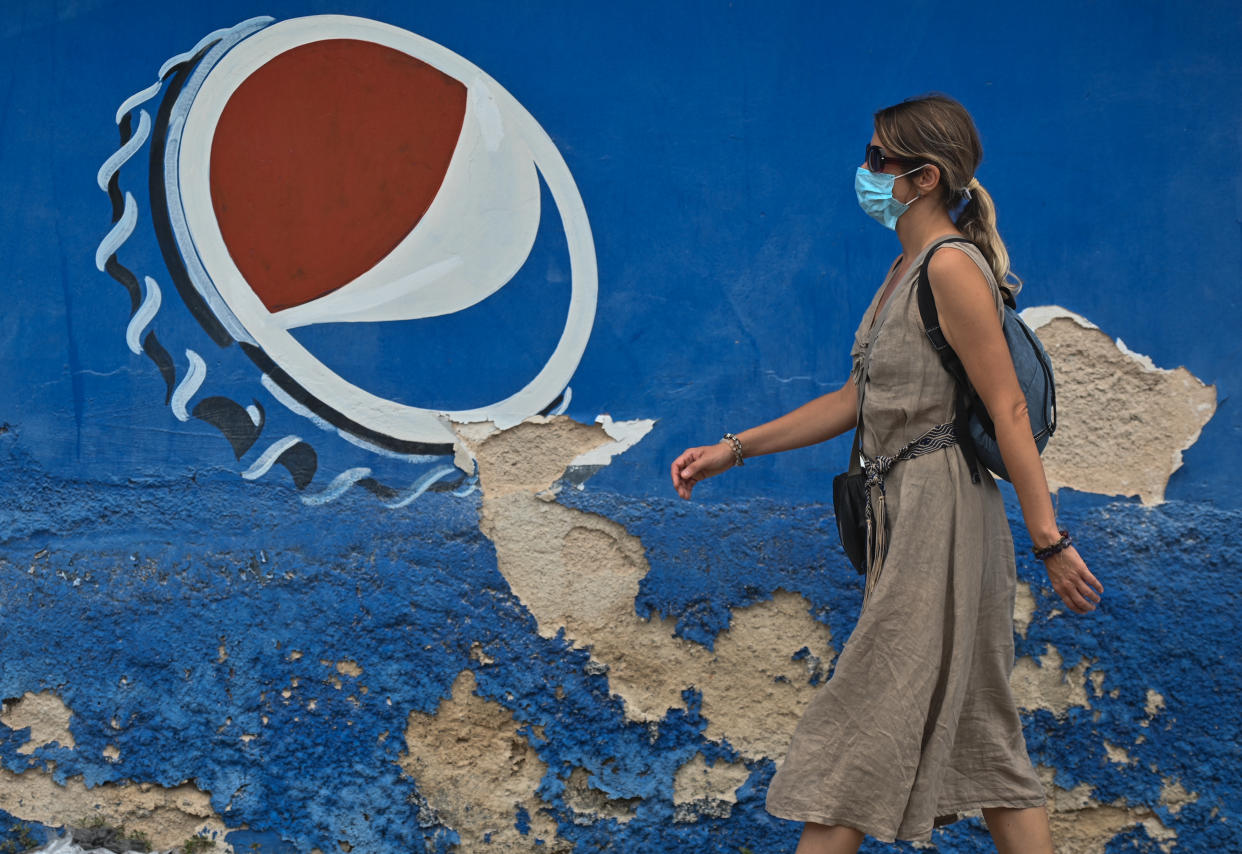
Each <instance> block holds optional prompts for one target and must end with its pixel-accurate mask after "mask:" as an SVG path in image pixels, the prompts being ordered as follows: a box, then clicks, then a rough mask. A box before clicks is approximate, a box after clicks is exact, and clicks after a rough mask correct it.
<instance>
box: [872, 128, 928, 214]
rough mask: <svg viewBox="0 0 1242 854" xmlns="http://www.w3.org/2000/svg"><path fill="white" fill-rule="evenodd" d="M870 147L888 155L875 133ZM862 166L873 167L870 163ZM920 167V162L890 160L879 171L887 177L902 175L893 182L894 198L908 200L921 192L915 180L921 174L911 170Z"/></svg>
mask: <svg viewBox="0 0 1242 854" xmlns="http://www.w3.org/2000/svg"><path fill="white" fill-rule="evenodd" d="M869 145H870V146H873V147H876V148H879V149H880V152H881V153H882V154H887V152H886V151H885V150H884V145H883V144H882V143H881V142H880V137H879V135H878V134H876V133H874V132H873V133H872V134H871V142H870V143H869ZM862 165H863V166H864V167H866V168H867V169H871V166H870V164H868V163H863V164H862ZM918 165H919V163H918V161H911V160H901V159H896V160H891V159H890V160H886V161H885V162H884V168H882V169H880V170H879V171H880V172H882V173H884V174H886V175H900V176H901V177H899V178H897V179H896V180H895V181H894V182H893V197H894V198H897V199H906V198H909V197H911V196H917V195H918V194H919V190H918V188H917V187H915V185H914V181H913V179H914V178H917V177H918V176H919V174H920V173H919V172H910V170H912V169H915V168H916V167H917V166H918ZM871 171H873V172H874V171H875V170H871ZM907 172H910V174H908V175H907V174H905V173H907Z"/></svg>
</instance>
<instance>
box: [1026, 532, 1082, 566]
mask: <svg viewBox="0 0 1242 854" xmlns="http://www.w3.org/2000/svg"><path fill="white" fill-rule="evenodd" d="M1060 534H1061V539H1059V540H1057V541H1056V542H1055V543H1053V544H1052V545H1050V546H1044V547H1043V548H1042V549H1037V548H1032V549H1031V551H1032V552H1033V553H1034V554H1035V557H1036V558H1038V559H1039V560H1047V559H1048V558H1050V557H1052V556H1053V555H1054V554H1056V553H1058V552H1063V551H1065V550H1066V549H1068V548H1069V547H1070V544H1071V543H1073V542H1074V540H1073V538H1072V537H1070V535H1069V531H1066V530H1065V529H1062V530H1061V531H1060Z"/></svg>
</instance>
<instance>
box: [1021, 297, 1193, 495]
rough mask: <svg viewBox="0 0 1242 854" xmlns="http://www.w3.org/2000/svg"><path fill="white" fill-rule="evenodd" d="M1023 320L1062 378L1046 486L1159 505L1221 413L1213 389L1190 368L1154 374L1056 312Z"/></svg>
mask: <svg viewBox="0 0 1242 854" xmlns="http://www.w3.org/2000/svg"><path fill="white" fill-rule="evenodd" d="M1022 316H1023V318H1025V319H1026V320H1027V322H1028V323H1029V324H1030V325H1031V326H1032V327H1033V328H1036V329H1037V330H1038V333H1039V338H1040V340H1041V341H1043V343H1044V346H1045V347H1046V348H1047V349H1048V355H1049V356H1050V357H1051V358H1052V363H1053V368H1054V369H1055V370H1056V374H1057V432H1056V435H1055V436H1053V438H1052V440H1051V441H1050V442H1049V443H1048V447H1047V448H1046V449H1045V451H1044V455H1043V459H1044V470H1045V471H1046V472H1047V475H1048V485H1049V487H1051V488H1052V489H1053V490H1054V491H1055V490H1057V489H1059V488H1061V487H1063V486H1068V487H1071V488H1073V489H1077V490H1081V491H1085V492H1098V493H1103V494H1105V495H1136V496H1138V497H1139V498H1141V499H1142V501H1143V503H1144V504H1146V505H1153V504H1159V503H1160V502H1162V501H1163V500H1164V490H1165V487H1166V486H1167V484H1168V481H1169V476H1170V475H1171V474H1173V472H1174V471H1176V470H1177V469H1178V468H1180V467H1181V464H1182V451H1184V450H1186V449H1187V448H1189V447H1190V446H1191V445H1193V444H1194V443H1195V442H1196V441H1197V440H1198V438H1199V433H1200V431H1201V430H1202V429H1203V426H1204V425H1205V424H1207V422H1208V420H1209V419H1211V417H1212V415H1213V414H1214V413H1215V412H1216V388H1215V386H1207V385H1204V384H1203V383H1202V382H1201V381H1200V380H1199V379H1197V378H1196V377H1195V376H1193V375H1192V374H1191V373H1190V372H1189V371H1187V370H1186V369H1185V368H1177V369H1175V370H1165V369H1163V368H1157V367H1156V366H1155V365H1154V364H1153V363H1152V361H1151V359H1149V358H1148V357H1146V356H1142V355H1140V354H1137V353H1134V352H1133V351H1131V350H1129V349H1128V348H1127V347H1126V346H1125V344H1124V343H1123V342H1122V341H1121V340H1120V339H1118V340H1117V341H1116V342H1114V341H1113V340H1112V339H1110V338H1109V337H1108V336H1107V335H1105V334H1104V333H1103V332H1102V331H1101V330H1100V329H1099V327H1097V326H1096V325H1095V324H1093V323H1091V322H1090V321H1088V320H1087V319H1086V318H1084V317H1081V316H1080V315H1077V314H1074V313H1073V312H1070V311H1066V310H1065V309H1062V308H1059V307H1058V306H1037V307H1033V308H1029V309H1027V310H1026V311H1024V312H1022Z"/></svg>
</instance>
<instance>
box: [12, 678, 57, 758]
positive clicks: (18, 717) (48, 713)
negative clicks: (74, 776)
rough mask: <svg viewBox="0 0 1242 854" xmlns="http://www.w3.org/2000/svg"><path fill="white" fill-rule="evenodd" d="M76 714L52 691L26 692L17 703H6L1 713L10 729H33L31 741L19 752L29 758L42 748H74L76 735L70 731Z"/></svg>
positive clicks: (15, 701) (18, 749) (14, 701)
mask: <svg viewBox="0 0 1242 854" xmlns="http://www.w3.org/2000/svg"><path fill="white" fill-rule="evenodd" d="M72 717H73V713H72V712H70V711H69V708H68V707H67V706H65V704H64V703H63V702H61V699H60V697H57V696H56V695H55V694H53V693H51V692H50V691H44V692H43V693H40V694H32V693H30V692H26V693H25V694H23V695H22V696H21V697H20V698H18V699H16V700H8V701H5V703H4V705H3V711H2V712H0V723H3V724H4V725H5V726H7V727H8V728H9V729H14V730H18V729H25V728H27V727H29V728H30V738H29V740H28V741H27V742H26V743H25V744H23V745H22V746H21V747H19V748H17V752H18V753H21V754H26V755H29V754H31V753H34V752H35V750H37V749H38V748H40V747H45V746H47V745H50V744H59V745H60V746H61V747H68V748H71V749H72V748H73V747H75V746H76V745H75V743H74V741H73V734H72V733H71V732H70V731H69V721H70V719H71V718H72Z"/></svg>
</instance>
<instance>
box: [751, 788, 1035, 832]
mask: <svg viewBox="0 0 1242 854" xmlns="http://www.w3.org/2000/svg"><path fill="white" fill-rule="evenodd" d="M1047 802H1048V799H1047V798H1046V797H1040V798H1032V799H1027V800H1024V801H972V802H968V803H965V804H962V805H959V806H952V807H942V808H937V810H936V812H937V813H939V815H938V816H937V817H936V819H934V820H933V823H932V825H931V826H930V827H928V828H927V832H926V833H920V834H917V835H913V834H908V835H902V833H901V828H898V829H897V830H896V831H892V830H887V829H880V828H879V827H878V826H877V825H874V824H871V823H870V822H867V821H858V820H856V819H852V818H846V817H844V816H831V815H829V814H828V813H817V812H814V811H807V812H795V811H792V810H791V811H785V810H774V809H772V808H771V807H765V808H766V809H767V812H768V814H769V815H773V816H776V817H777V818H782V819H785V820H786V821H800V822H804V823H805V822H808V821H809V822H814V823H815V824H824V825H837V826H841V827H848V828H851V829H853V830H857V831H859V832H860V833H864V834H866V835H867V836H870V837H873V838H874V839H877V840H879V841H880V842H887V843H892V842H896V841H897V840H901V841H902V842H927V841H928V840H929V839H931V836H932V831H933V830H935V829H936V828H937V827H940V826H942V825H941V824H938V823H937V822H938V821H939V819H940V818H942V817H946V816H950V815H957V816H958V818H960V817H961V813H964V812H970V811H972V810H987V809H1001V808H1003V809H1031V808H1033V807H1042V806H1045V805H1046V804H1047Z"/></svg>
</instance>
